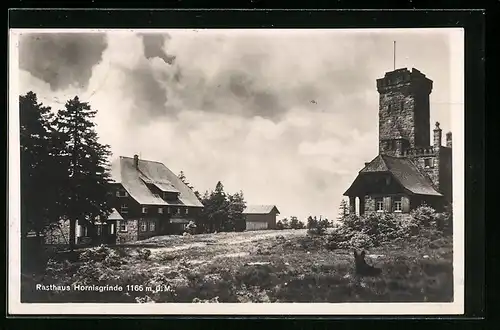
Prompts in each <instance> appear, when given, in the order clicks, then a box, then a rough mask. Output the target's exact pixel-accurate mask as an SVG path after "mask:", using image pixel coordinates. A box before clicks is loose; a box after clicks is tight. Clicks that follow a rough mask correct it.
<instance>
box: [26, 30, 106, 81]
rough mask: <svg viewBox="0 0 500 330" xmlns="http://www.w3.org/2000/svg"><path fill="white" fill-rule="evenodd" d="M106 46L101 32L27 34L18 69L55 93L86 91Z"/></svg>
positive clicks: (104, 37)
mask: <svg viewBox="0 0 500 330" xmlns="http://www.w3.org/2000/svg"><path fill="white" fill-rule="evenodd" d="M106 47H107V40H106V36H105V35H104V34H98V33H50V34H49V33H43V34H42V33H40V34H36V33H35V34H31V33H30V34H24V35H21V36H20V39H19V68H20V69H22V70H25V71H28V72H30V73H31V74H32V75H33V76H35V77H36V78H38V79H41V80H43V81H45V82H47V83H48V84H49V85H50V88H51V89H52V90H60V89H65V88H66V87H68V86H70V85H77V86H78V87H80V88H85V87H87V86H88V83H89V80H90V77H91V76H92V68H93V67H94V66H95V65H96V64H98V63H99V62H100V61H101V59H102V54H103V52H104V50H105V49H106Z"/></svg>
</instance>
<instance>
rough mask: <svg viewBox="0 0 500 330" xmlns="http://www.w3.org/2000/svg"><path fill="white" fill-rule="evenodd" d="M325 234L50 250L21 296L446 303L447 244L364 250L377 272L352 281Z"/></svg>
mask: <svg viewBox="0 0 500 330" xmlns="http://www.w3.org/2000/svg"><path fill="white" fill-rule="evenodd" d="M329 237H330V235H329V234H328V233H327V234H325V235H322V236H311V235H308V234H307V231H306V230H279V231H255V232H242V233H214V234H203V235H193V236H189V235H188V236H161V237H154V238H151V239H148V240H145V241H140V242H137V243H134V244H130V245H126V246H114V247H94V248H85V249H81V250H78V251H74V252H73V253H69V252H55V251H52V252H50V255H51V257H50V258H49V259H48V261H47V266H46V269H45V271H44V272H43V274H42V273H41V272H29V273H28V272H25V273H23V274H22V281H21V282H22V288H21V291H22V294H21V296H22V301H23V302H54V303H55V302H114V303H120V302H130V303H137V302H138V303H148V302H150V303H164V302H187V303H191V302H219V303H234V302H255V303H258V302H330V303H340V302H451V301H453V261H452V259H453V258H452V255H453V254H452V239H451V238H441V239H438V240H435V241H432V242H430V243H429V242H427V243H425V244H418V243H411V244H410V243H407V244H406V245H405V243H404V242H400V243H398V244H392V245H385V246H382V247H377V248H371V249H368V250H367V256H366V261H367V262H368V263H369V264H371V265H374V266H376V267H380V268H381V269H382V275H381V276H379V277H375V278H367V277H358V276H356V275H355V273H354V257H353V251H352V250H344V249H333V248H332V246H331V244H330V242H329ZM37 284H43V285H44V286H49V285H51V284H52V285H54V286H59V287H52V289H50V290H40V289H37V287H36V285H37ZM74 285H80V286H85V285H102V286H106V285H109V286H115V285H119V286H121V287H122V288H123V290H122V291H120V292H109V291H104V292H98V291H96V290H91V291H77V290H74V289H73V288H74ZM64 287H66V288H67V289H64ZM68 288H69V289H68Z"/></svg>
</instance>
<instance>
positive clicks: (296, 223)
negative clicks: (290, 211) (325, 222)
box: [290, 217, 304, 229]
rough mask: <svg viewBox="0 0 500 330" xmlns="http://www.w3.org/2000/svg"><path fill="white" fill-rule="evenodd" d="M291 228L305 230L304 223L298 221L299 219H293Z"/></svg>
mask: <svg viewBox="0 0 500 330" xmlns="http://www.w3.org/2000/svg"><path fill="white" fill-rule="evenodd" d="M290 228H291V229H303V228H304V223H303V222H301V221H299V219H297V217H291V220H290Z"/></svg>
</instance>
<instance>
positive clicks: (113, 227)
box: [109, 223, 115, 235]
mask: <svg viewBox="0 0 500 330" xmlns="http://www.w3.org/2000/svg"><path fill="white" fill-rule="evenodd" d="M109 233H110V234H111V235H113V234H114V233H115V224H114V223H112V224H111V225H110V226H109Z"/></svg>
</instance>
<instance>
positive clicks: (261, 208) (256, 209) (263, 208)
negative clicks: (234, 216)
mask: <svg viewBox="0 0 500 330" xmlns="http://www.w3.org/2000/svg"><path fill="white" fill-rule="evenodd" d="M273 210H274V211H275V212H276V213H278V214H279V213H280V211H278V208H277V207H276V205H247V207H246V208H245V210H243V214H269V213H271V212H273Z"/></svg>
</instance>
